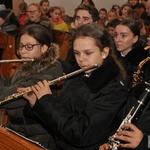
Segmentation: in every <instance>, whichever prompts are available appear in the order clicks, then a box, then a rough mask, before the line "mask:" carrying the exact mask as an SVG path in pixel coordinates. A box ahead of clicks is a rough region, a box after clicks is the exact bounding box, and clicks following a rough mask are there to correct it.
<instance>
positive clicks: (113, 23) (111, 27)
mask: <svg viewBox="0 0 150 150" xmlns="http://www.w3.org/2000/svg"><path fill="white" fill-rule="evenodd" d="M119 23H120V20H119V19H118V18H115V19H113V20H111V21H110V22H108V25H107V31H108V33H109V35H110V36H111V40H112V45H113V47H114V53H116V46H115V41H114V36H115V28H116V26H117V25H118V24H119Z"/></svg>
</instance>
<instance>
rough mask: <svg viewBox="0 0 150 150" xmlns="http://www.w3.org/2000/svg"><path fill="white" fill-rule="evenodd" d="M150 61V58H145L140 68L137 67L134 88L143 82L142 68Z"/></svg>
mask: <svg viewBox="0 0 150 150" xmlns="http://www.w3.org/2000/svg"><path fill="white" fill-rule="evenodd" d="M148 61H150V57H147V58H145V59H144V60H142V61H141V62H140V63H139V65H138V67H137V71H135V72H134V74H133V81H132V87H135V86H136V85H137V84H138V83H140V82H142V80H143V77H142V73H143V71H142V67H143V66H144V65H145V64H146V63H147V62H148Z"/></svg>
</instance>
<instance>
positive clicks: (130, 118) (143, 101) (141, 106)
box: [108, 82, 150, 150]
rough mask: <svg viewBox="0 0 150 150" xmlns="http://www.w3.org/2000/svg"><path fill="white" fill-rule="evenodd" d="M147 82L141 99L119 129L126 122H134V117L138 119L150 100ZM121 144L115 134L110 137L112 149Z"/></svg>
mask: <svg viewBox="0 0 150 150" xmlns="http://www.w3.org/2000/svg"><path fill="white" fill-rule="evenodd" d="M145 84H146V85H147V86H146V88H145V90H144V92H143V93H142V95H141V96H140V98H139V100H137V104H136V106H133V107H132V108H131V109H130V111H129V113H128V114H127V116H126V117H125V119H124V120H123V121H122V123H121V124H120V126H119V128H118V130H120V129H121V127H122V125H124V124H125V123H131V121H132V122H133V120H134V119H137V117H138V115H139V114H140V113H141V112H142V111H143V109H144V107H145V105H146V104H147V103H148V100H150V83H148V82H145ZM124 130H125V129H124ZM119 144H120V141H119V140H116V139H114V137H113V136H110V137H109V139H108V145H109V148H110V150H118V148H119Z"/></svg>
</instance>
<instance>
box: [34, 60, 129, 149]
mask: <svg viewBox="0 0 150 150" xmlns="http://www.w3.org/2000/svg"><path fill="white" fill-rule="evenodd" d="M119 74H120V73H119V69H118V67H117V65H116V64H115V62H114V60H113V59H112V58H109V60H108V61H107V62H105V63H104V64H103V65H102V66H101V67H100V68H98V69H97V70H95V71H94V72H93V73H92V74H91V75H90V77H86V76H84V75H83V74H81V75H79V76H76V77H74V78H72V79H70V80H68V81H67V82H66V83H65V85H64V87H63V89H62V92H61V95H60V97H59V98H58V99H57V100H56V99H55V98H54V97H53V96H52V95H49V94H48V95H45V96H43V97H42V98H41V99H40V100H37V101H36V104H35V105H34V107H32V108H31V109H32V110H33V111H34V114H35V115H36V116H37V117H38V118H40V119H41V120H42V121H43V122H44V123H45V124H46V125H47V128H48V129H49V130H50V131H52V133H53V135H54V136H55V138H56V143H57V150H59V149H60V150H77V149H78V150H79V149H81V150H97V149H98V147H99V145H101V144H103V143H104V142H106V141H107V139H108V136H109V135H110V133H111V132H112V130H111V129H110V128H111V126H112V123H113V121H114V119H115V116H116V114H117V112H118V111H119V109H120V108H121V106H122V105H123V104H124V102H125V101H126V91H127V90H126V88H125V86H124V84H123V80H122V79H121V78H120V76H119Z"/></svg>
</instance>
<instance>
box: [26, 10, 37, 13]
mask: <svg viewBox="0 0 150 150" xmlns="http://www.w3.org/2000/svg"><path fill="white" fill-rule="evenodd" d="M37 12H40V11H39V10H30V11H27V13H28V14H36V13H37Z"/></svg>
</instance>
